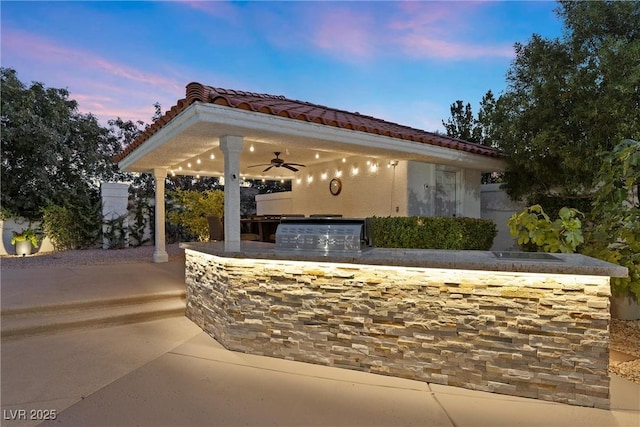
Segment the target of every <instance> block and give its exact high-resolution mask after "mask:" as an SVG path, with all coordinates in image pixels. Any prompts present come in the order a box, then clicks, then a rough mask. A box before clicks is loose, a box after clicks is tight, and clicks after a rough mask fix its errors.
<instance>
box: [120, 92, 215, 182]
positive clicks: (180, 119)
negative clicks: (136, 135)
mask: <svg viewBox="0 0 640 427" xmlns="http://www.w3.org/2000/svg"><path fill="white" fill-rule="evenodd" d="M194 106H195V105H190V106H189V107H187V108H186V109H185V110H183V111H181V112H180V113H179V114H178V115H177V116H176V117H174V118H173V119H172V120H171V121H170V122H169V123H167V124H166V125H165V126H164V127H162V128H161V129H160V130H158V131H157V132H156V133H154V134H153V135H151V136H150V137H149V139H147V140H146V141H144V142H143V143H142V144H141V145H140V146H139V147H137V148H135V149H134V150H133V151H132V152H131V153H129V155H128V156H127V157H125V158H124V159H122V160H121V161H120V162H119V163H118V167H119V168H120V170H123V171H126V170H127V168H129V167H131V166H132V165H134V164H135V163H136V162H138V161H140V160H141V159H142V158H143V157H145V156H146V155H148V154H149V153H151V152H152V151H155V150H156V149H158V148H159V147H161V146H162V145H164V144H165V143H166V142H167V141H169V140H171V139H172V138H174V137H176V136H177V135H178V134H180V133H181V132H183V131H184V130H186V129H188V128H189V127H191V126H193V125H194V124H195V123H197V122H199V121H201V120H202V117H199V116H200V114H201V113H200V112H199V111H198V110H197V108H193V107H194Z"/></svg>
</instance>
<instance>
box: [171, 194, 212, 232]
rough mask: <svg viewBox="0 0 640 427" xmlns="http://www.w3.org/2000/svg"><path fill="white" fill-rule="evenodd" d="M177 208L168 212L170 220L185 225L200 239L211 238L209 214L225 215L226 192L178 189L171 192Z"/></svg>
mask: <svg viewBox="0 0 640 427" xmlns="http://www.w3.org/2000/svg"><path fill="white" fill-rule="evenodd" d="M169 196H170V197H171V199H172V201H173V203H174V204H175V210H173V211H171V212H169V213H168V214H167V218H168V219H169V221H172V222H174V223H177V224H179V225H181V226H183V227H184V228H185V229H186V230H187V231H189V232H191V233H193V234H194V235H195V236H196V237H197V238H198V240H200V241H202V242H204V241H207V240H209V223H208V222H207V216H209V215H216V216H219V217H220V218H222V217H223V216H224V192H222V191H221V190H208V191H204V192H201V191H195V190H177V191H174V192H171V193H169Z"/></svg>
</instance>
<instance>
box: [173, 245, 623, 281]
mask: <svg viewBox="0 0 640 427" xmlns="http://www.w3.org/2000/svg"><path fill="white" fill-rule="evenodd" d="M180 247H181V248H183V249H190V250H194V251H198V252H202V253H205V254H209V255H215V256H220V257H226V258H255V259H265V260H269V259H272V260H291V261H307V262H332V263H345V264H362V265H380V266H391V267H407V268H444V269H454V270H482V271H499V272H514V273H546V274H573V275H588V276H608V277H627V275H628V270H627V268H626V267H622V266H619V265H616V264H612V263H608V262H605V261H602V260H599V259H596V258H591V257H587V256H585V255H580V254H553V255H554V257H557V258H560V259H561V260H562V261H560V262H558V261H555V262H553V261H552V262H549V261H539V260H513V259H509V260H504V259H498V258H496V257H495V256H493V253H492V252H490V251H456V250H453V251H448V250H432V249H388V248H373V249H369V250H367V251H364V252H363V253H362V254H361V255H359V256H352V255H341V254H329V255H322V254H317V253H297V252H282V251H278V250H276V249H275V247H274V245H273V244H268V243H260V242H242V243H241V250H240V251H233V252H227V251H225V250H224V243H223V242H213V243H203V242H184V243H180Z"/></svg>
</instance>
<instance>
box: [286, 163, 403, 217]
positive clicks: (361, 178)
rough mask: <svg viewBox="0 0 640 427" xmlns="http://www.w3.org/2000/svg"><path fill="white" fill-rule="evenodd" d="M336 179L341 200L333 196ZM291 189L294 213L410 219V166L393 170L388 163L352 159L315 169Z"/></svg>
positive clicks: (308, 170)
mask: <svg viewBox="0 0 640 427" xmlns="http://www.w3.org/2000/svg"><path fill="white" fill-rule="evenodd" d="M367 162H369V164H367ZM374 164H376V167H373V165H374ZM332 178H339V179H340V180H341V181H342V191H341V192H340V194H338V195H337V196H334V195H332V194H331V193H330V192H329V182H330V181H331V179H332ZM291 187H292V201H293V211H294V212H293V213H299V214H305V215H311V214H342V215H343V216H348V217H367V216H374V215H377V216H390V215H391V216H400V215H406V162H399V164H398V165H397V166H396V167H395V168H393V167H388V165H387V163H385V162H384V161H375V160H374V159H366V158H362V157H349V158H347V159H346V162H342V161H339V160H338V161H335V162H327V163H322V164H318V165H311V166H309V167H307V168H304V170H301V171H300V172H299V173H298V178H297V179H294V180H293V181H292V184H291Z"/></svg>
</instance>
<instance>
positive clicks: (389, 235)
mask: <svg viewBox="0 0 640 427" xmlns="http://www.w3.org/2000/svg"><path fill="white" fill-rule="evenodd" d="M371 233H372V234H373V243H374V244H375V246H377V247H380V248H416V249H458V250H489V249H491V245H493V239H494V238H495V237H496V234H497V233H498V231H497V228H496V225H495V223H494V222H493V221H489V220H483V219H476V218H441V217H418V216H412V217H386V218H381V217H373V218H371Z"/></svg>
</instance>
